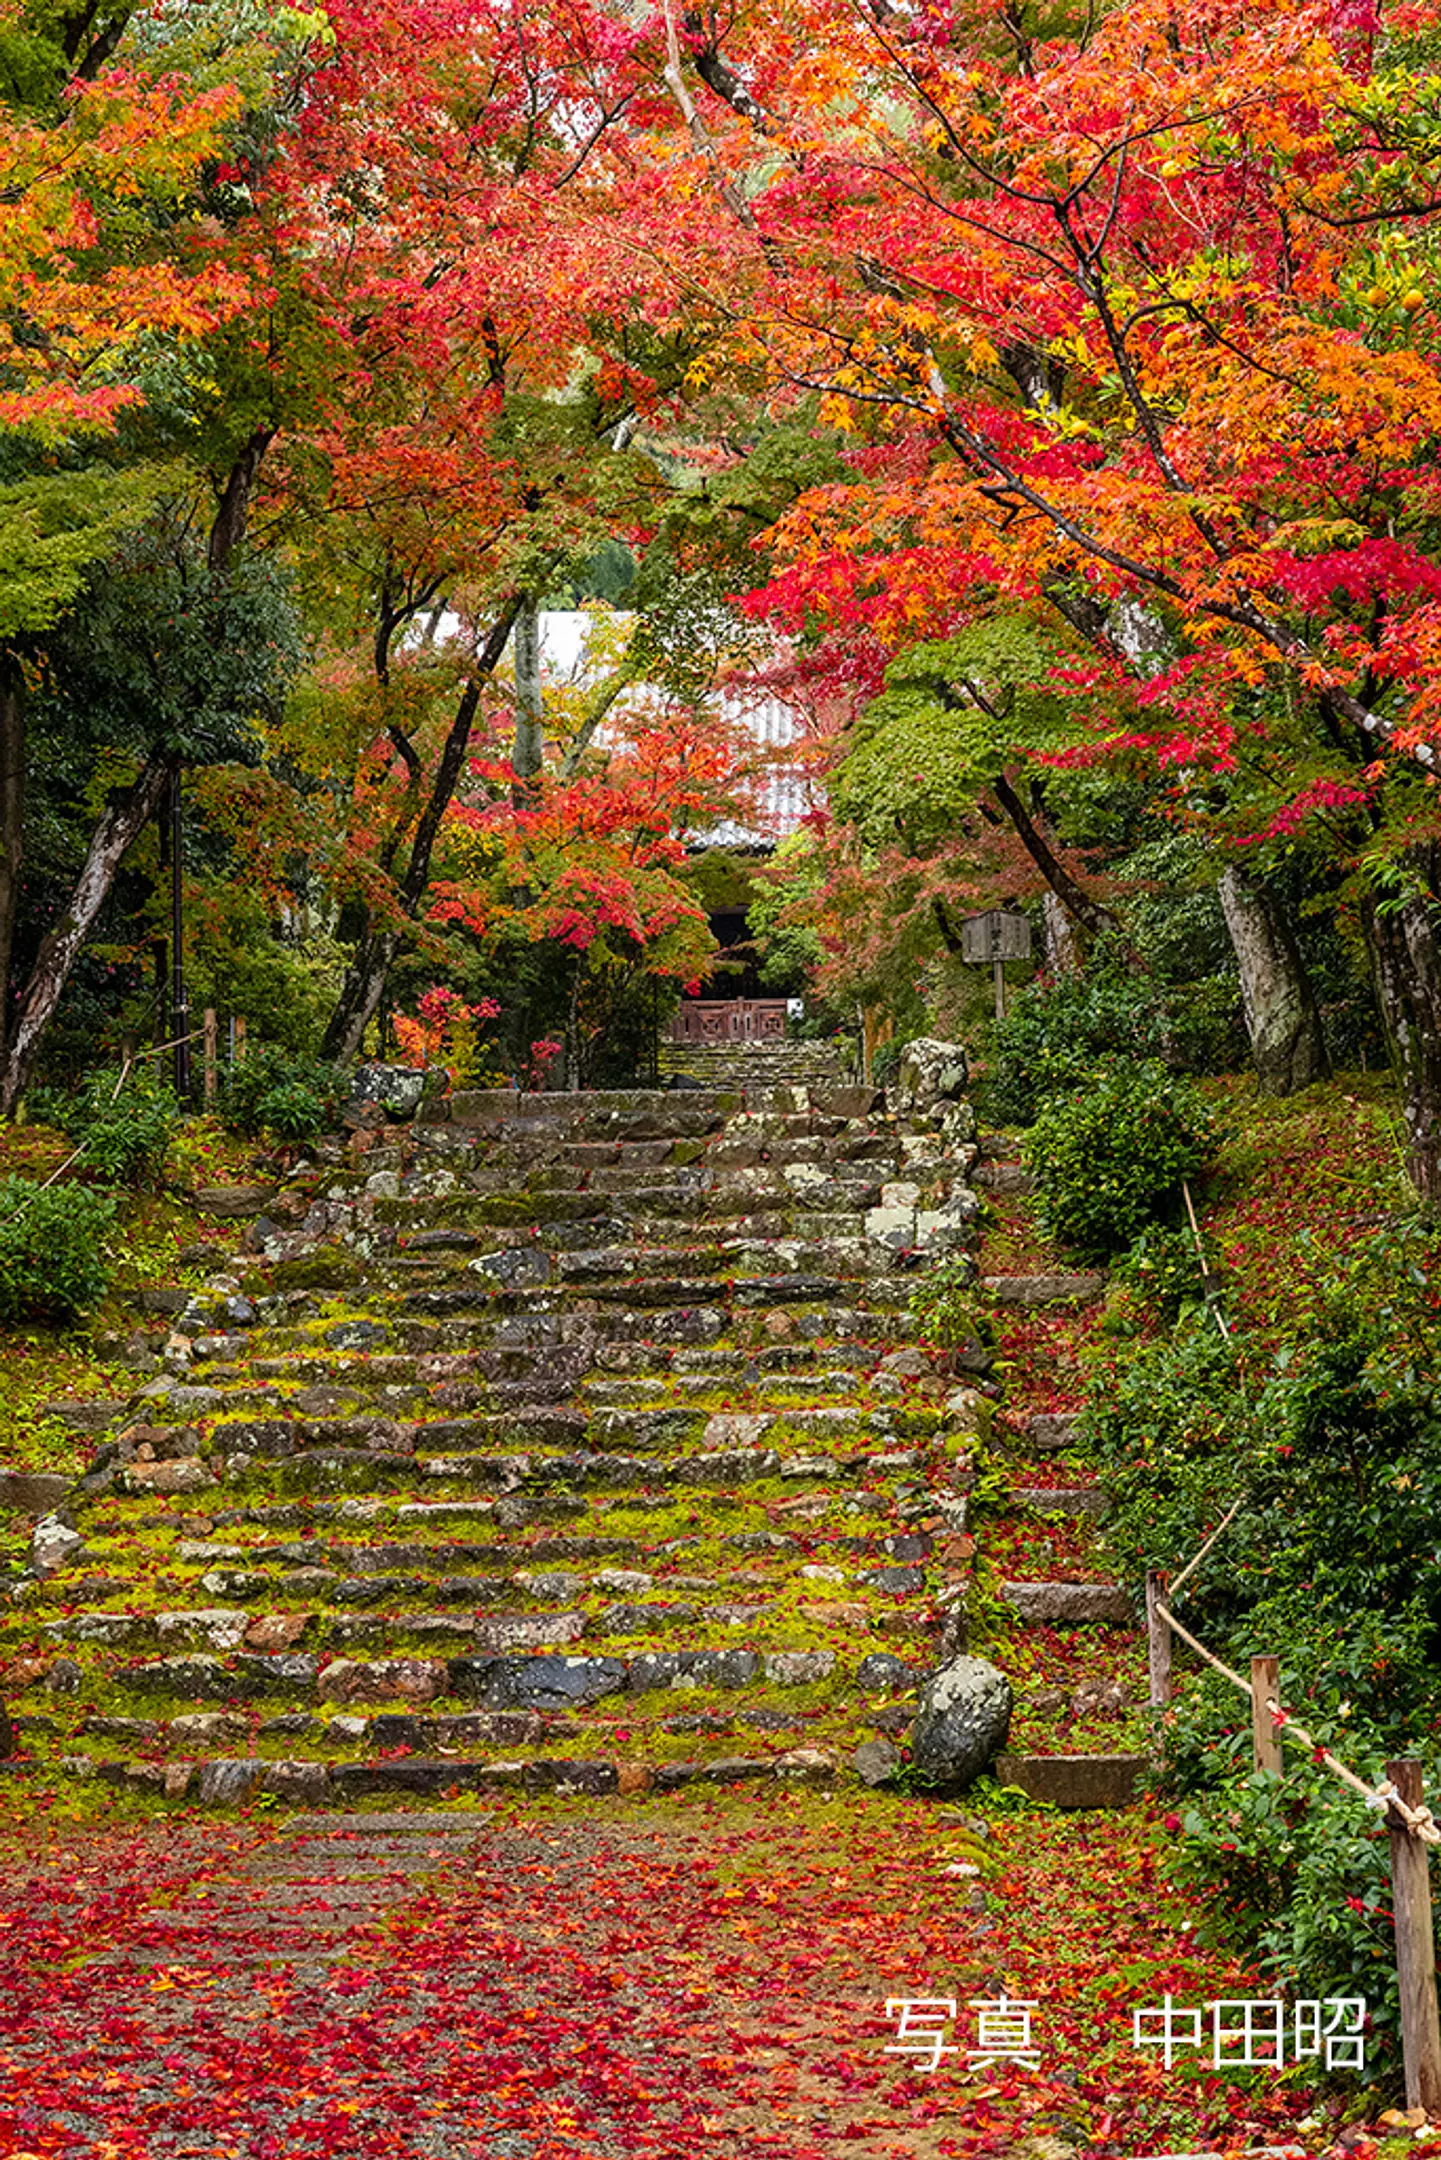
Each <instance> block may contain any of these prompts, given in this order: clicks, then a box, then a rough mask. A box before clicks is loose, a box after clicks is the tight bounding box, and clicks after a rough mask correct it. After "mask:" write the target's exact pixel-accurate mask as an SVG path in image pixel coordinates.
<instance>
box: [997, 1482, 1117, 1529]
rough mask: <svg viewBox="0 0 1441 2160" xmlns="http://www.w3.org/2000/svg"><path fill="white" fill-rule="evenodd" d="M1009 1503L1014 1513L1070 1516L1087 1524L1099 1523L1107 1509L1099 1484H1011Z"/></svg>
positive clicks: (1104, 1496) (1102, 1488) (1102, 1489)
mask: <svg viewBox="0 0 1441 2160" xmlns="http://www.w3.org/2000/svg"><path fill="white" fill-rule="evenodd" d="M1009 1501H1010V1507H1011V1510H1012V1512H1013V1513H1015V1514H1023V1515H1072V1516H1080V1517H1083V1518H1084V1519H1085V1520H1086V1521H1088V1522H1101V1521H1103V1520H1104V1519H1105V1516H1106V1514H1107V1511H1108V1507H1109V1503H1108V1501H1107V1498H1106V1491H1105V1487H1104V1486H1102V1485H1013V1486H1012V1487H1011V1489H1010V1495H1009Z"/></svg>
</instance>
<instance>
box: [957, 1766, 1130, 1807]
mask: <svg viewBox="0 0 1441 2160" xmlns="http://www.w3.org/2000/svg"><path fill="white" fill-rule="evenodd" d="M1147 1767H1148V1765H1147V1760H1146V1757H1145V1756H1144V1755H1013V1754H1011V1753H1009V1752H1005V1753H1002V1754H1000V1755H998V1756H997V1757H996V1760H995V1762H994V1764H993V1765H992V1772H993V1775H994V1776H995V1777H996V1779H997V1780H998V1781H999V1783H1000V1784H1002V1785H1009V1786H1012V1787H1014V1788H1016V1789H1017V1790H1018V1791H1020V1792H1023V1793H1025V1794H1026V1795H1027V1796H1028V1797H1029V1798H1030V1799H1032V1800H1044V1801H1045V1802H1046V1803H1047V1805H1048V1806H1050V1807H1056V1808H1068V1809H1081V1808H1087V1809H1094V1808H1124V1807H1130V1806H1131V1804H1132V1803H1133V1801H1134V1800H1135V1798H1136V1788H1137V1786H1138V1784H1139V1783H1140V1781H1141V1778H1142V1776H1143V1775H1144V1773H1145V1771H1146V1769H1147Z"/></svg>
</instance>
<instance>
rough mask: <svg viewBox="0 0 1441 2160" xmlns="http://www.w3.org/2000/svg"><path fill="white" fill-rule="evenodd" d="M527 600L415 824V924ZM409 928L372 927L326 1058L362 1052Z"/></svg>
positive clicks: (486, 660) (456, 722)
mask: <svg viewBox="0 0 1441 2160" xmlns="http://www.w3.org/2000/svg"><path fill="white" fill-rule="evenodd" d="M521 606H522V601H521V599H520V598H519V597H518V596H517V597H514V598H512V599H510V600H508V601H507V602H506V604H505V606H504V607H503V608H502V609H501V612H500V614H499V616H498V617H497V618H496V620H495V622H494V623H493V624H492V625H491V630H490V635H489V636H488V637H487V639H486V641H485V643H484V645H483V646H482V647H481V649H480V651H479V653H478V654H477V655H476V661H475V667H474V669H473V670H472V673H471V677H470V680H469V681H468V682H467V683H466V685H465V688H464V690H463V691H462V692H461V696H460V703H459V705H458V706H457V707H456V712H455V718H454V719H453V720H452V721H451V723H450V731H449V733H448V734H447V736H446V738H445V742H444V744H443V746H442V748H441V753H440V761H439V763H438V764H437V766H436V769H435V778H434V779H433V780H432V781H431V784H430V793H429V795H428V796H427V798H426V804H425V808H424V809H423V810H422V811H421V813H420V819H419V822H418V824H417V825H416V828H415V838H414V839H413V840H412V842H411V844H410V860H409V862H408V863H407V864H406V869H405V876H404V877H403V878H402V879H401V881H400V891H399V894H398V899H399V904H400V913H401V916H402V918H406V917H408V918H409V919H410V920H411V921H412V922H413V921H414V920H415V918H416V916H417V915H418V914H419V913H420V910H421V906H422V904H423V903H424V900H425V895H426V892H427V890H428V889H429V885H430V860H431V856H432V855H433V854H434V852H435V843H436V840H437V839H438V838H439V835H440V827H441V821H442V819H443V818H444V816H445V813H446V811H447V810H448V809H449V808H450V805H451V801H452V798H453V797H454V794H455V791H456V788H457V787H458V786H459V785H460V775H461V771H462V769H463V767H464V765H465V759H466V753H467V752H468V751H469V749H470V731H471V728H472V727H473V726H474V725H475V716H476V713H477V712H478V711H479V709H480V687H481V684H482V683H483V682H484V681H485V679H486V677H487V676H488V675H490V674H492V673H493V672H494V670H495V669H496V667H497V666H498V665H499V663H500V658H501V655H502V653H503V652H504V651H505V648H506V646H507V644H508V643H509V642H510V633H511V630H512V629H513V627H514V625H515V619H516V617H517V615H518V614H519V613H520V610H521ZM403 936H404V931H403V929H402V928H399V927H396V926H395V925H392V926H391V927H390V928H388V929H384V930H377V929H375V928H374V926H373V925H368V926H367V928H366V930H365V931H364V933H363V935H362V936H361V938H360V941H359V943H358V944H357V945H356V948H355V953H354V956H353V958H352V959H351V963H350V966H349V967H348V968H347V969H346V973H345V982H344V984H343V985H342V987H341V992H340V998H339V1002H338V1003H337V1005H336V1008H335V1011H334V1014H333V1015H332V1017H331V1021H330V1025H329V1027H328V1028H327V1029H326V1031H325V1041H324V1043H323V1044H322V1046H321V1055H322V1056H323V1057H328V1058H333V1059H334V1061H335V1063H336V1064H337V1065H344V1064H347V1063H348V1062H349V1061H350V1059H351V1058H354V1057H358V1056H359V1055H360V1050H361V1045H362V1043H363V1042H364V1039H365V1031H366V1029H367V1027H369V1025H370V1023H371V1021H372V1020H373V1019H374V1018H375V1015H376V1012H377V1010H378V1009H379V1006H380V1001H381V999H382V997H384V995H385V985H386V983H387V982H388V981H389V979H390V971H391V968H392V967H393V966H394V965H395V957H396V954H397V953H398V952H399V951H400V948H401V943H402V940H403Z"/></svg>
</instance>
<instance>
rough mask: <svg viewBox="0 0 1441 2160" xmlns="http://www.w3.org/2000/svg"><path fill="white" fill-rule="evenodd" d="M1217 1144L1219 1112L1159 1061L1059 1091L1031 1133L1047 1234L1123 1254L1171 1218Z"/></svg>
mask: <svg viewBox="0 0 1441 2160" xmlns="http://www.w3.org/2000/svg"><path fill="white" fill-rule="evenodd" d="M1211 1142H1212V1120H1211V1113H1210V1111H1209V1109H1208V1108H1207V1105H1206V1103H1205V1101H1204V1100H1203V1098H1202V1097H1201V1095H1200V1094H1199V1093H1198V1092H1197V1090H1196V1089H1195V1087H1194V1086H1192V1085H1191V1084H1190V1083H1189V1082H1188V1081H1184V1080H1178V1079H1176V1078H1175V1077H1174V1076H1173V1075H1172V1074H1170V1073H1168V1072H1167V1071H1166V1068H1165V1067H1164V1066H1163V1065H1160V1064H1158V1063H1156V1061H1155V1060H1154V1059H1148V1060H1147V1061H1146V1062H1145V1063H1143V1064H1139V1065H1123V1064H1120V1063H1115V1064H1111V1065H1106V1066H1102V1067H1100V1068H1099V1069H1098V1070H1097V1071H1096V1072H1094V1073H1092V1074H1091V1076H1090V1078H1089V1080H1088V1082H1087V1083H1086V1084H1085V1085H1084V1086H1083V1087H1082V1088H1081V1089H1079V1090H1078V1091H1077V1092H1076V1093H1075V1094H1073V1095H1070V1096H1069V1097H1064V1098H1062V1097H1052V1099H1051V1100H1050V1101H1049V1102H1048V1103H1047V1104H1046V1105H1045V1107H1044V1108H1043V1109H1042V1111H1041V1113H1040V1115H1039V1116H1038V1117H1037V1119H1036V1122H1035V1124H1034V1125H1033V1126H1032V1127H1031V1130H1030V1132H1029V1133H1028V1134H1027V1136H1026V1142H1025V1150H1024V1153H1025V1159H1026V1162H1027V1164H1028V1165H1029V1167H1030V1169H1031V1170H1032V1172H1033V1173H1034V1176H1035V1180H1036V1191H1037V1195H1038V1204H1037V1213H1038V1216H1039V1218H1040V1221H1041V1224H1042V1227H1043V1228H1044V1230H1045V1231H1046V1233H1047V1234H1048V1235H1049V1236H1051V1237H1055V1238H1058V1239H1059V1240H1060V1241H1061V1243H1062V1244H1064V1245H1069V1246H1072V1247H1073V1248H1074V1249H1075V1250H1076V1251H1077V1252H1079V1253H1082V1254H1084V1255H1086V1256H1088V1257H1091V1258H1096V1259H1104V1258H1106V1257H1107V1256H1108V1255H1109V1254H1111V1253H1116V1252H1122V1251H1124V1250H1125V1248H1126V1247H1127V1246H1128V1245H1130V1244H1131V1243H1132V1242H1133V1241H1134V1239H1135V1238H1136V1237H1137V1235H1138V1234H1139V1233H1140V1232H1141V1231H1142V1230H1143V1229H1144V1228H1145V1227H1146V1225H1147V1224H1148V1223H1150V1222H1154V1221H1156V1220H1158V1219H1159V1218H1161V1217H1162V1216H1163V1214H1164V1213H1165V1211H1166V1209H1167V1206H1168V1205H1169V1204H1170V1203H1171V1202H1173V1201H1174V1200H1175V1199H1176V1198H1177V1197H1178V1196H1179V1191H1180V1184H1181V1180H1182V1178H1184V1177H1191V1176H1194V1175H1195V1173H1196V1172H1197V1171H1198V1170H1199V1169H1200V1168H1201V1166H1202V1164H1203V1163H1204V1162H1205V1160H1206V1156H1207V1153H1208V1151H1209V1148H1210V1146H1211Z"/></svg>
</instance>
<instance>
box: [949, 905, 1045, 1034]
mask: <svg viewBox="0 0 1441 2160" xmlns="http://www.w3.org/2000/svg"><path fill="white" fill-rule="evenodd" d="M1030 957H1031V925H1030V922H1029V920H1028V919H1027V917H1026V916H1024V915H1019V914H1016V913H1014V912H1013V911H1009V910H1007V909H1005V908H989V909H987V911H986V913H985V914H984V915H967V916H966V917H965V919H964V921H963V922H962V924H961V958H962V959H963V960H964V961H965V962H966V964H967V965H968V966H970V967H985V966H986V965H988V964H989V966H990V969H991V975H992V980H993V982H994V984H995V991H996V1018H997V1019H998V1020H1004V1019H1005V1017H1006V962H1007V961H1008V960H1029V959H1030Z"/></svg>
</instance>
